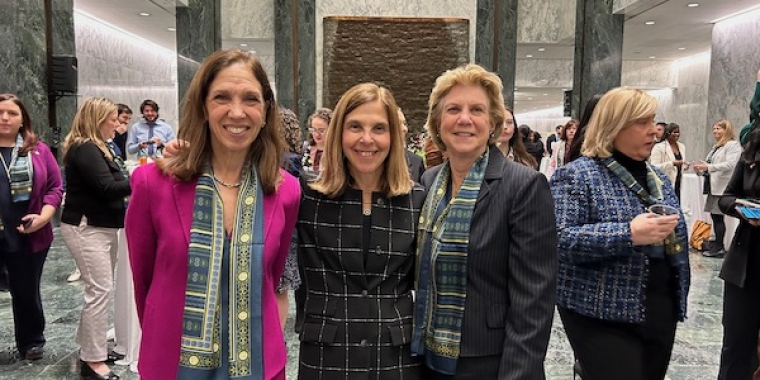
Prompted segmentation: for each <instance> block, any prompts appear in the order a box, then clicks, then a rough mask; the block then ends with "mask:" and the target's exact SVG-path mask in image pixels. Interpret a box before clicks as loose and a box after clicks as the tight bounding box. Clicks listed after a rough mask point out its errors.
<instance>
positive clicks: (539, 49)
mask: <svg viewBox="0 0 760 380" xmlns="http://www.w3.org/2000/svg"><path fill="white" fill-rule="evenodd" d="M538 51H546V48H538Z"/></svg>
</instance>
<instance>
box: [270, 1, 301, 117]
mask: <svg viewBox="0 0 760 380" xmlns="http://www.w3.org/2000/svg"><path fill="white" fill-rule="evenodd" d="M293 5H294V4H293V0H274V57H275V58H274V62H275V65H274V80H275V83H276V84H277V102H278V103H279V104H280V106H282V107H285V108H289V109H291V110H293V111H294V112H296V114H298V110H297V109H296V105H297V102H298V100H297V97H296V95H297V94H298V87H297V86H298V80H296V77H295V75H296V73H297V71H298V66H297V65H298V59H297V57H298V55H299V54H300V52H299V51H298V50H297V48H298V46H297V43H298V41H297V38H298V36H297V33H294V30H293V28H294V27H296V25H295V24H294V23H293V21H294V20H293V19H294V14H293V13H294V12H296V11H297V9H295V8H296V7H294V6H293ZM295 18H296V19H297V18H298V15H297V14H296V15H295ZM294 47H295V49H294Z"/></svg>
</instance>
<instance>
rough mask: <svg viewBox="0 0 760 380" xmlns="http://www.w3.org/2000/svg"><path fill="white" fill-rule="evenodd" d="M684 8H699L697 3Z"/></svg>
mask: <svg viewBox="0 0 760 380" xmlns="http://www.w3.org/2000/svg"><path fill="white" fill-rule="evenodd" d="M686 6H687V7H689V8H696V7H698V6H699V3H689V4H688V5H686Z"/></svg>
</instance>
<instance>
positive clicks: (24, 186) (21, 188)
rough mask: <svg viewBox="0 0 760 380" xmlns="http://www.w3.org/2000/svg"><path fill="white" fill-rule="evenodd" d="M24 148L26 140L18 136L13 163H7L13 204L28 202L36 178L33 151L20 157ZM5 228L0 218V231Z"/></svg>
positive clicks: (12, 157)
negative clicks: (20, 152) (33, 180)
mask: <svg viewBox="0 0 760 380" xmlns="http://www.w3.org/2000/svg"><path fill="white" fill-rule="evenodd" d="M22 146H24V138H23V137H21V134H18V135H17V136H16V145H15V146H14V147H13V151H12V152H11V162H9V163H8V162H5V159H3V163H4V165H7V169H8V171H7V172H6V173H5V175H6V177H7V178H8V181H9V185H10V188H11V199H12V200H13V203H18V202H25V201H28V200H29V198H30V197H31V195H32V179H33V178H34V165H33V164H32V156H31V154H32V151H29V152H27V154H26V155H25V156H23V157H21V156H19V155H18V151H19V149H21V147H22ZM2 228H4V226H3V218H0V230H2Z"/></svg>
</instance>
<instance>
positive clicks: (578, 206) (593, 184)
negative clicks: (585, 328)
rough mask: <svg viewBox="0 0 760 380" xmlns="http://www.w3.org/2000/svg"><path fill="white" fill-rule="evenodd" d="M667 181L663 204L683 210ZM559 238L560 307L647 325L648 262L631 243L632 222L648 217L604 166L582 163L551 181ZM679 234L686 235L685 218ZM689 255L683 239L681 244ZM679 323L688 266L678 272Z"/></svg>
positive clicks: (570, 166) (563, 170)
mask: <svg viewBox="0 0 760 380" xmlns="http://www.w3.org/2000/svg"><path fill="white" fill-rule="evenodd" d="M654 170H655V172H657V175H658V176H659V177H660V179H661V180H662V191H663V195H664V200H663V202H664V203H666V204H668V205H670V206H673V207H675V208H678V209H679V210H680V209H681V207H680V205H679V204H678V198H676V195H675V190H673V186H672V185H671V184H670V181H669V180H668V178H667V177H666V176H665V174H663V173H662V171H660V170H659V169H657V168H654ZM551 189H552V194H553V195H554V205H555V210H556V214H557V229H558V233H559V247H558V253H559V272H558V273H557V304H558V305H559V306H561V307H564V308H567V309H570V310H572V311H575V312H577V313H579V314H583V315H586V316H589V317H593V318H598V319H603V320H610V321H617V322H627V323H641V322H643V321H644V315H645V314H644V312H645V311H644V302H643V301H644V299H643V298H644V294H645V289H644V287H645V285H646V283H647V278H648V275H649V270H648V267H649V259H648V257H647V256H646V255H645V254H644V253H643V252H642V251H641V250H640V249H639V248H638V247H634V246H633V243H632V241H631V226H630V223H631V220H633V218H634V217H636V216H637V215H639V214H641V213H644V212H646V208H645V206H644V204H643V203H642V202H641V200H640V199H639V197H638V196H637V195H636V194H635V193H634V192H633V191H632V190H630V189H629V188H628V187H627V186H626V185H625V184H623V182H622V181H621V180H620V179H619V178H618V177H617V176H616V175H615V174H614V173H612V171H610V170H609V169H608V168H607V167H605V166H604V165H603V164H602V163H601V161H599V160H596V159H592V158H588V157H581V158H579V159H577V160H575V161H573V162H571V163H569V164H567V165H565V166H563V167H561V168H560V169H558V170H557V171H556V172H555V173H554V176H552V179H551ZM679 214H680V216H681V218H680V219H679V221H678V225H677V226H676V228H677V229H678V230H679V231H680V233H681V234H682V236H688V234H687V233H686V223H685V222H684V217H683V213H679ZM680 243H681V244H682V245H683V247H684V248H686V249H688V242H687V241H686V239H685V238H684V240H683V241H682V242H680ZM676 273H677V276H678V305H679V310H678V311H679V313H678V315H679V319H680V320H682V321H683V319H684V318H686V297H687V295H688V293H689V281H690V280H689V276H690V274H689V264H688V261H687V262H686V263H685V264H683V265H680V266H679V267H678V268H677V270H676Z"/></svg>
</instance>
